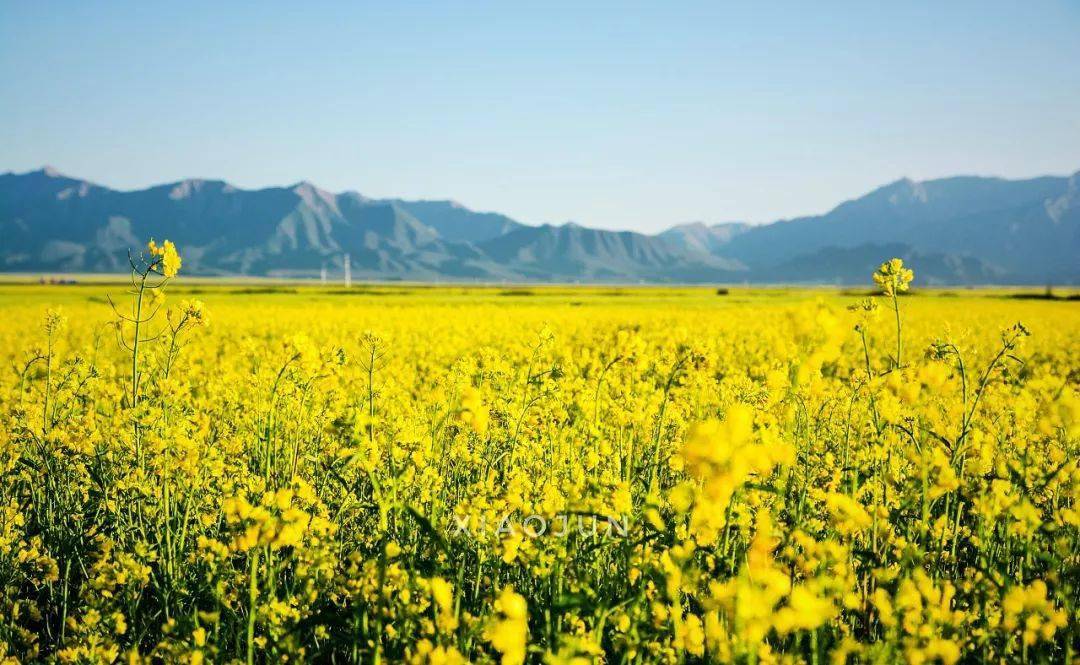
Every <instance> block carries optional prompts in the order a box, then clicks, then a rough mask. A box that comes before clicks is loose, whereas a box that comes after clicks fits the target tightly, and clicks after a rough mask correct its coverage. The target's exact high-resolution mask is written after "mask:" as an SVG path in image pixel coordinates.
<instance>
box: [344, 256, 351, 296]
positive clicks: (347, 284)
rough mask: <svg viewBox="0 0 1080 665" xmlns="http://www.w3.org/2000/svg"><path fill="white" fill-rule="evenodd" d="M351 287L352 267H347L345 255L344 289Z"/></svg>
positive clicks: (347, 258) (347, 262) (347, 257)
mask: <svg viewBox="0 0 1080 665" xmlns="http://www.w3.org/2000/svg"><path fill="white" fill-rule="evenodd" d="M351 286H352V267H351V266H350V265H349V255H348V254H346V255H345V288H349V287H351Z"/></svg>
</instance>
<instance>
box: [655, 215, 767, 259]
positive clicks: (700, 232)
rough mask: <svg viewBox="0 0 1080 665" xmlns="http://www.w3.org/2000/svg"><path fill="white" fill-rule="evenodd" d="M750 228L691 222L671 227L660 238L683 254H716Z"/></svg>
mask: <svg viewBox="0 0 1080 665" xmlns="http://www.w3.org/2000/svg"><path fill="white" fill-rule="evenodd" d="M752 228H753V226H752V225H750V224H746V223H744V222H725V223H723V224H713V225H712V226H709V225H707V224H705V223H704V222H692V223H690V224H680V225H678V226H673V227H671V228H670V229H668V230H667V231H664V232H663V233H661V234H660V237H661V238H662V239H664V240H666V241H667V242H668V243H669V244H671V245H673V246H674V247H676V248H677V249H680V250H682V251H684V252H697V253H702V254H716V253H719V252H720V250H721V249H722V248H723V247H724V246H726V245H727V244H728V243H730V242H731V240H732V239H733V238H735V237H736V236H739V235H742V234H743V233H746V232H747V231H749V230H750V229H752Z"/></svg>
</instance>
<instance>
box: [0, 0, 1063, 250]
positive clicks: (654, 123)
mask: <svg viewBox="0 0 1080 665" xmlns="http://www.w3.org/2000/svg"><path fill="white" fill-rule="evenodd" d="M759 4H764V3H751V2H747V3H719V2H702V3H675V2H672V3H661V2H650V3H636V2H618V3H582V2H568V3H562V2H544V3H516V2H515V3H507V2H491V3H485V2H452V3H451V2H447V3H422V2H414V3H396V2H395V3H390V2H388V3H345V2H342V3H326V4H321V3H317V2H313V3H274V2H263V3H217V2H215V3H198V2H196V3H185V4H183V5H181V4H176V5H169V4H166V3H157V2H151V3H142V2H140V3H135V2H130V3H128V2H112V3H77V2H71V3H51V2H45V3H43V2H10V1H5V0H0V125H2V126H3V128H4V129H3V132H2V133H0V170H15V171H23V170H29V169H32V168H37V167H39V166H41V165H43V164H52V165H54V166H56V167H57V168H59V169H60V170H61V171H64V172H66V173H69V174H72V175H75V176H79V177H85V178H88V179H91V180H95V181H97V182H100V183H102V184H106V185H110V186H114V187H118V188H123V189H128V188H136V187H142V186H146V185H150V184H155V183H160V182H166V181H170V180H177V179H181V178H185V177H196V176H198V177H212V178H221V179H225V180H228V181H230V182H232V183H234V184H237V185H239V186H242V187H260V186H266V185H272V184H287V183H293V182H296V181H298V180H301V179H307V180H311V181H312V182H314V183H316V184H318V185H320V186H322V187H324V188H327V189H330V190H334V191H340V190H345V189H354V190H358V191H360V192H362V193H364V194H367V195H369V196H379V197H383V196H400V197H404V198H453V199H455V200H458V201H461V202H462V203H464V204H466V205H468V206H470V207H473V208H477V209H482V210H497V211H500V212H505V213H507V214H510V215H512V216H514V217H517V218H519V219H521V220H522V221H525V222H529V223H542V222H552V223H561V222H565V221H568V220H574V221H577V222H579V223H582V224H588V225H593V226H599V227H604V228H617V229H635V230H641V231H649V232H652V231H658V230H661V229H663V228H665V227H667V226H670V225H672V224H675V223H679V222H686V221H691V220H704V221H709V222H718V221H725V220H732V219H743V220H749V221H755V222H761V221H771V220H773V219H777V218H783V217H789V216H794V215H799V214H808V213H815V212H821V211H824V210H827V209H828V208H831V207H832V206H833V205H835V204H836V203H838V202H839V201H841V200H843V199H846V198H852V197H854V196H857V195H860V194H862V193H864V192H866V191H868V190H869V189H872V188H873V187H876V186H878V185H880V184H884V183H885V182H888V181H891V180H895V179H897V178H899V177H902V176H910V177H913V178H916V179H922V178H932V177H939V176H944V175H953V174H961V173H962V174H985V175H999V176H1005V177H1027V176H1034V175H1039V174H1047V173H1051V174H1065V173H1071V172H1074V171H1076V170H1078V169H1080V3H1076V2H1073V1H1064V0H1062V1H1057V2H1039V1H1032V2H994V1H984V2H949V3H940V2H920V1H913V2H904V3H878V2H850V3H847V2H843V3H841V2H823V3H805V2H791V3H769V4H768V6H759Z"/></svg>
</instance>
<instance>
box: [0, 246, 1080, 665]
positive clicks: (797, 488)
mask: <svg viewBox="0 0 1080 665" xmlns="http://www.w3.org/2000/svg"><path fill="white" fill-rule="evenodd" d="M182 251H183V248H180V253H179V254H178V252H177V249H176V248H175V247H173V246H172V244H171V243H167V242H166V243H163V244H162V245H152V246H151V247H149V248H147V249H146V250H144V253H143V258H141V259H138V260H136V262H135V265H134V267H135V270H134V271H133V274H132V279H131V281H130V282H128V283H123V284H120V283H98V284H79V285H69V286H37V285H27V284H14V283H6V284H0V423H2V427H0V661H2V662H12V663H14V662H37V661H57V662H65V663H66V662H85V663H99V662H113V661H120V662H143V661H146V662H169V663H172V662H180V663H188V662H190V663H202V662H248V663H253V662H260V663H262V662H285V661H288V662H295V661H301V662H306V661H313V662H333V663H376V662H390V663H397V662H410V663H460V662H478V663H502V664H503V665H515V664H519V663H524V662H530V663H534V662H535V663H540V662H544V663H551V664H557V663H591V662H608V663H653V662H665V663H678V662H745V663H772V662H806V663H815V664H817V663H820V664H822V665H824V664H825V663H845V662H849V663H854V662H860V663H864V662H865V663H895V662H907V663H915V664H920V663H945V664H951V663H957V662H971V663H974V662H979V663H989V662H993V663H999V662H1031V663H1043V662H1052V663H1075V662H1077V658H1078V657H1080V628H1078V624H1077V621H1076V615H1077V607H1078V589H1080V538H1078V536H1080V530H1078V529H1080V512H1078V511H1080V505H1078V498H1080V497H1078V493H1080V469H1078V465H1077V460H1078V456H1077V455H1078V452H1080V398H1078V392H1077V391H1078V383H1080V303H1078V302H1069V301H1065V300H1038V299H1019V298H1015V297H1009V295H1010V294H1009V293H1007V292H990V291H973V292H962V293H953V294H950V293H941V292H937V293H932V292H926V291H921V290H919V288H918V287H919V280H918V266H917V265H916V266H903V265H901V264H900V263H899V262H897V261H893V262H888V263H886V264H884V265H883V266H882V268H881V270H879V271H878V273H877V274H876V275H873V276H872V275H867V285H866V288H865V289H861V290H859V292H857V293H856V292H848V293H844V292H839V291H836V290H803V291H798V290H780V289H777V290H743V289H732V290H731V291H730V292H727V291H723V290H721V291H719V292H718V291H716V290H714V289H660V288H634V289H629V288H625V289H618V288H603V287H591V288H569V287H566V288H562V287H527V288H526V287H521V288H517V287H515V288H472V289H470V288H454V287H406V286H380V287H354V288H352V289H349V290H346V289H341V288H328V287H317V286H289V285H284V286H276V287H268V286H266V285H261V284H246V285H244V284H240V285H236V284H233V285H231V286H230V285H224V284H220V283H201V282H198V281H191V280H185V279H184V277H183V274H182V273H183V268H182V256H181V255H182ZM883 258H887V257H883ZM910 269H914V271H915V272H914V275H912V274H911V272H910ZM178 272H179V273H180V275H179V276H178V277H177V273H178ZM872 277H873V279H872ZM912 278H914V282H912V283H911V289H912V290H911V291H909V290H908V286H909V282H911V280H912Z"/></svg>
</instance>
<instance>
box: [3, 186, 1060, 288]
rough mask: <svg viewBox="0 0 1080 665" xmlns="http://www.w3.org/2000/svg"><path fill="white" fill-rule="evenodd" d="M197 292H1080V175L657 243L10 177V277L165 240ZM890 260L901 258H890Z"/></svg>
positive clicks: (474, 215)
mask: <svg viewBox="0 0 1080 665" xmlns="http://www.w3.org/2000/svg"><path fill="white" fill-rule="evenodd" d="M150 237H154V238H157V239H162V238H169V239H172V240H174V241H175V242H176V243H177V244H178V245H179V246H180V247H181V250H182V252H183V255H184V266H185V272H187V273H189V274H208V275H214V274H246V275H277V276H297V277H314V276H317V275H318V274H319V273H320V270H321V269H323V268H325V269H327V271H328V272H329V273H330V275H331V276H333V277H335V278H337V277H340V274H341V271H342V264H343V258H344V256H345V255H346V254H348V255H349V257H350V262H351V265H352V271H353V274H354V276H356V277H357V278H359V279H372V280H377V279H411V280H466V281H473V280H476V281H503V280H506V281H560V282H573V281H586V282H639V281H645V282H743V281H752V282H774V283H776V282H805V283H860V282H864V281H866V279H867V275H868V274H869V273H868V270H872V269H873V267H874V266H876V265H877V263H879V262H880V261H881V260H883V259H884V258H888V256H892V255H900V256H903V257H904V258H907V259H909V260H911V261H913V262H914V263H915V264H916V266H917V267H921V270H920V273H919V274H920V275H921V276H922V277H923V279H922V280H921V281H922V283H924V284H934V283H936V284H968V283H985V282H996V283H1005V282H1014V283H1045V282H1053V283H1062V284H1066V283H1068V284H1076V283H1080V173H1077V174H1074V175H1073V176H1071V177H1052V176H1047V177H1040V178H1033V179H1029V180H1004V179H999V178H981V177H973V176H962V177H954V178H944V179H940V180H931V181H925V182H915V181H912V180H909V179H902V180H898V181H896V182H893V183H890V184H888V185H885V186H883V187H880V188H878V189H876V190H874V191H872V192H870V193H868V194H866V195H865V196H862V197H859V198H856V199H853V200H850V201H846V202H844V203H841V204H840V205H838V206H837V207H836V208H834V209H833V210H831V211H829V212H828V213H825V214H824V215H818V216H812V217H801V218H796V219H792V220H784V221H780V222H775V223H772V224H768V225H759V226H754V225H749V224H745V223H740V222H730V223H724V224H715V225H711V226H710V225H706V224H703V223H700V222H698V223H692V224H683V225H678V226H674V227H672V228H670V229H668V230H667V231H664V232H662V233H660V234H657V235H647V234H642V233H635V232H630V231H606V230H599V229H592V228H588V227H583V226H579V225H577V224H564V225H561V226H553V225H542V226H529V225H525V224H522V223H520V222H518V221H516V220H514V219H512V218H510V217H507V216H506V215H502V214H499V213H494V212H476V211H473V210H470V209H468V208H466V207H464V206H461V205H460V204H457V203H455V202H453V201H407V200H402V199H385V200H380V199H370V198H367V197H365V196H363V195H361V194H359V193H356V192H344V193H341V194H334V193H331V192H328V191H325V190H322V189H319V188H318V187H316V186H315V185H313V184H311V183H307V182H300V183H297V184H295V185H292V186H288V187H270V188H265V189H259V190H245V189H240V188H237V187H234V186H232V185H230V184H228V183H227V182H224V181H220V180H202V179H191V180H183V181H180V182H175V183H168V184H163V185H158V186H154V187H150V188H147V189H141V190H136V191H119V190H114V189H111V188H108V187H104V186H101V185H97V184H94V183H91V182H88V181H83V180H78V179H75V178H70V177H67V176H64V175H62V174H60V173H59V172H57V171H56V170H54V169H49V168H45V169H41V170H38V171H32V172H29V173H22V174H14V173H5V174H0V271H9V272H56V271H64V272H114V271H119V270H123V269H124V268H125V266H126V264H127V251H128V250H129V249H132V250H137V249H138V248H140V247H141V246H143V245H144V244H145V242H146V241H147V240H148V239H149V238H150ZM886 255H888V256H886Z"/></svg>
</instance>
